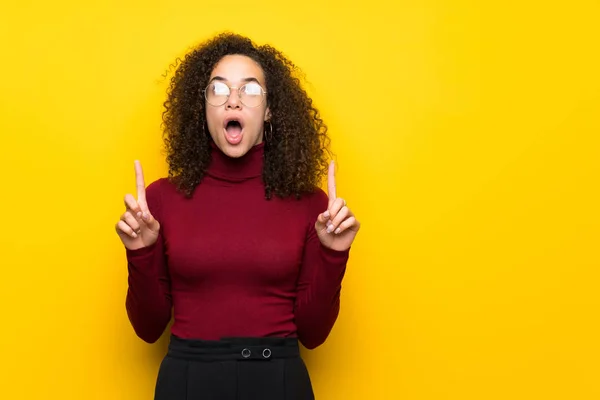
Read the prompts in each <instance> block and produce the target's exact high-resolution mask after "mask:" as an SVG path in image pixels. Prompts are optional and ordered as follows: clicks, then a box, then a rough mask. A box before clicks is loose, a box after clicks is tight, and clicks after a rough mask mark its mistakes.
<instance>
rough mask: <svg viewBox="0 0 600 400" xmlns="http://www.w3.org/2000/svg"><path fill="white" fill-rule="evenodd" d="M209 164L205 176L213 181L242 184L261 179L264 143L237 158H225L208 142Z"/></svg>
mask: <svg viewBox="0 0 600 400" xmlns="http://www.w3.org/2000/svg"><path fill="white" fill-rule="evenodd" d="M210 146H211V162H210V164H209V167H208V170H207V171H206V174H207V175H208V176H210V177H212V178H214V179H217V180H221V181H227V182H243V181H247V180H252V179H256V178H261V177H262V172H263V163H264V151H265V142H264V141H263V142H261V143H259V144H257V145H255V146H253V147H251V148H250V150H248V152H247V153H246V154H244V155H243V156H242V157H239V158H232V157H229V156H227V155H226V154H225V153H223V152H222V151H221V149H219V148H218V147H217V145H216V144H215V143H214V142H213V141H210Z"/></svg>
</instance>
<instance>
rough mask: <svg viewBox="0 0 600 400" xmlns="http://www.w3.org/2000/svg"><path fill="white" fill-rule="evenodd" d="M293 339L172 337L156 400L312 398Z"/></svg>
mask: <svg viewBox="0 0 600 400" xmlns="http://www.w3.org/2000/svg"><path fill="white" fill-rule="evenodd" d="M314 398H315V397H314V394H313V389H312V384H311V381H310V377H309V374H308V370H307V369H306V365H305V364H304V361H303V360H302V358H301V357H300V351H299V345H298V340H297V339H294V338H224V339H223V340H218V341H206V340H190V339H182V338H179V337H177V336H174V335H171V340H170V343H169V350H168V353H167V355H166V356H165V358H164V359H163V361H162V363H161V365H160V369H159V372H158V377H157V381H156V388H155V397H154V399H155V400H314Z"/></svg>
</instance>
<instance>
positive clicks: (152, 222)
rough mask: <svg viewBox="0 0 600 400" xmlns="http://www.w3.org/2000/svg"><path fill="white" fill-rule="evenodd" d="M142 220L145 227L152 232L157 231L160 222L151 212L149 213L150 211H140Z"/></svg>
mask: <svg viewBox="0 0 600 400" xmlns="http://www.w3.org/2000/svg"><path fill="white" fill-rule="evenodd" d="M142 220H143V221H144V223H145V224H146V227H147V228H148V229H150V230H151V231H152V232H155V233H157V232H158V230H159V229H160V224H159V223H158V221H157V220H156V219H155V218H154V216H153V215H152V214H150V211H144V212H143V213H142Z"/></svg>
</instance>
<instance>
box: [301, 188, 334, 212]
mask: <svg viewBox="0 0 600 400" xmlns="http://www.w3.org/2000/svg"><path fill="white" fill-rule="evenodd" d="M299 201H300V202H303V203H304V208H305V209H306V210H307V211H308V213H309V217H310V218H314V217H316V216H317V215H318V214H320V213H322V212H324V211H325V210H327V206H328V204H329V198H328V197H327V194H326V193H325V191H324V190H323V189H321V188H320V187H316V188H314V189H313V190H312V191H310V192H306V193H304V194H302V196H301V197H300V200H299Z"/></svg>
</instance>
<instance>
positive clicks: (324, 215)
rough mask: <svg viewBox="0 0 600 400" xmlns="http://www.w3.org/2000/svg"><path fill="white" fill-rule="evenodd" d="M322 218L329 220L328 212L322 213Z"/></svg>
mask: <svg viewBox="0 0 600 400" xmlns="http://www.w3.org/2000/svg"><path fill="white" fill-rule="evenodd" d="M323 217H325V218H329V210H327V211H325V212H324V213H323Z"/></svg>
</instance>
